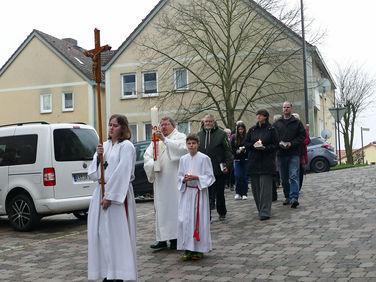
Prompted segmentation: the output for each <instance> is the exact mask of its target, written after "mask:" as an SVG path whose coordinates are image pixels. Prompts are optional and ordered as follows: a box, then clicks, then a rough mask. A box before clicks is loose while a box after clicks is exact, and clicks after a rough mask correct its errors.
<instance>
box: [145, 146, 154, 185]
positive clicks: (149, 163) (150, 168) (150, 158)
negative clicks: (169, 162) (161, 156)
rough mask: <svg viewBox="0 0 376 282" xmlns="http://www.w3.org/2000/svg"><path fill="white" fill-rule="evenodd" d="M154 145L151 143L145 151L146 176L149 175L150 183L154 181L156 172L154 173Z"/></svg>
mask: <svg viewBox="0 0 376 282" xmlns="http://www.w3.org/2000/svg"><path fill="white" fill-rule="evenodd" d="M153 148H154V145H153V143H150V145H149V147H148V148H147V149H146V151H145V153H144V170H145V173H146V176H147V177H148V181H149V182H150V183H153V182H154V179H155V173H154V151H153Z"/></svg>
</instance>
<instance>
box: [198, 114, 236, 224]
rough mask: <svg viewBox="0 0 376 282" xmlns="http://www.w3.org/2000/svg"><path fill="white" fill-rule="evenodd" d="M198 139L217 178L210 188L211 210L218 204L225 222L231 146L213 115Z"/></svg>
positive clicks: (201, 149) (205, 118)
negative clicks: (226, 181) (225, 192)
mask: <svg viewBox="0 0 376 282" xmlns="http://www.w3.org/2000/svg"><path fill="white" fill-rule="evenodd" d="M198 137H199V138H200V147H199V148H198V150H199V151H200V152H201V153H204V154H206V155H207V156H209V158H210V159H211V162H212V166H213V171H214V176H215V182H214V184H213V185H211V186H210V187H209V201H210V209H211V210H212V209H214V208H215V206H216V205H215V202H217V212H218V214H219V219H220V220H224V219H225V218H226V213H227V210H226V202H225V194H224V190H225V174H227V173H228V172H229V171H230V169H231V168H232V166H233V157H232V153H231V145H230V143H229V140H228V138H227V135H226V133H225V132H224V131H223V130H222V129H220V128H218V126H217V123H216V121H215V118H214V116H213V115H211V114H208V115H206V116H205V117H204V124H203V127H202V129H201V131H200V132H199V133H198Z"/></svg>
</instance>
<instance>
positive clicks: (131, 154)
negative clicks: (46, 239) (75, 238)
mask: <svg viewBox="0 0 376 282" xmlns="http://www.w3.org/2000/svg"><path fill="white" fill-rule="evenodd" d="M130 135H131V132H130V129H129V126H128V120H127V118H126V117H125V116H123V115H113V116H112V117H111V119H110V123H109V140H108V141H106V142H104V144H103V146H102V145H101V144H99V145H98V147H97V152H96V153H95V154H94V158H93V162H92V164H91V165H90V167H89V170H88V175H89V177H90V179H92V180H94V181H98V182H100V179H101V172H100V166H99V161H98V160H99V156H98V154H99V155H100V154H103V161H104V168H105V170H104V182H105V193H104V197H103V198H102V195H101V184H100V183H98V186H97V188H96V189H95V191H94V194H93V197H92V200H91V202H90V207H89V215H88V279H89V280H97V279H102V278H104V279H105V280H104V281H106V280H112V279H118V280H125V281H136V280H137V263H136V205H135V199H134V194H133V187H132V181H133V179H134V167H135V161H136V152H135V148H134V146H133V144H132V143H131V142H130V141H129V139H130Z"/></svg>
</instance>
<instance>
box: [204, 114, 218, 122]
mask: <svg viewBox="0 0 376 282" xmlns="http://www.w3.org/2000/svg"><path fill="white" fill-rule="evenodd" d="M205 118H212V119H213V120H214V121H217V120H216V118H215V116H214V115H213V114H206V115H205V116H204V119H205Z"/></svg>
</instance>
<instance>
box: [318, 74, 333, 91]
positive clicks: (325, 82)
mask: <svg viewBox="0 0 376 282" xmlns="http://www.w3.org/2000/svg"><path fill="white" fill-rule="evenodd" d="M317 88H318V90H319V93H323V94H325V93H328V92H329V91H330V90H331V89H332V88H331V84H330V81H329V79H327V78H321V79H320V80H319V86H318V87H317Z"/></svg>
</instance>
